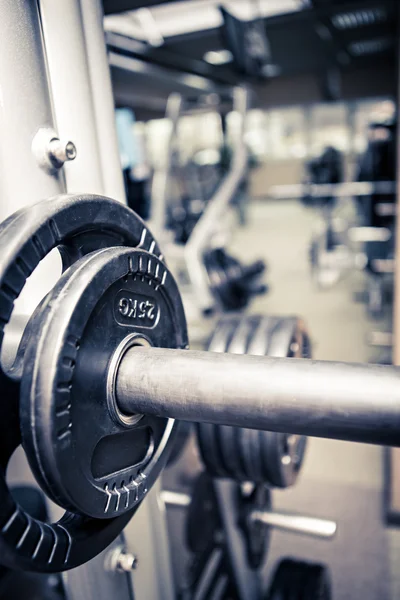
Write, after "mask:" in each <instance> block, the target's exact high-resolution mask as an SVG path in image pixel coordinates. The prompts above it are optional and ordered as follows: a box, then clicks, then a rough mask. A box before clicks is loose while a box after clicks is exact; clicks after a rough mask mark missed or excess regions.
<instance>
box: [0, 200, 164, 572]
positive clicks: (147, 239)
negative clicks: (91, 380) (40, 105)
mask: <svg viewBox="0 0 400 600" xmlns="http://www.w3.org/2000/svg"><path fill="white" fill-rule="evenodd" d="M122 244H127V245H131V246H135V247H136V246H138V247H142V248H146V249H148V250H150V251H151V252H154V253H155V254H156V255H157V256H158V255H159V249H158V247H157V245H156V243H155V241H154V239H153V237H152V236H151V234H150V233H149V231H148V230H147V228H146V227H145V225H144V224H143V222H142V221H141V220H140V219H139V218H138V217H137V216H136V215H135V214H134V213H133V212H132V211H130V210H129V209H127V208H126V207H124V206H123V205H122V204H120V203H119V202H115V201H113V200H110V199H108V198H104V197H100V196H93V195H79V196H77V195H75V196H73V195H63V196H59V197H55V198H51V199H49V200H45V201H42V202H40V203H37V204H35V205H31V206H29V207H27V208H25V209H23V210H20V211H18V212H17V213H15V214H14V215H12V216H11V217H9V218H8V219H6V220H5V221H4V222H3V223H2V224H1V226H0V253H1V257H2V260H1V262H0V345H2V343H3V339H4V328H5V326H6V324H7V323H8V321H9V319H10V317H11V314H12V310H13V305H14V301H15V299H16V298H17V297H18V296H19V294H20V292H21V290H22V288H23V287H24V285H25V282H26V280H27V278H28V277H29V275H31V273H32V272H33V271H34V269H35V268H36V266H37V265H38V264H39V262H40V261H41V260H42V259H43V258H44V257H45V256H46V254H48V253H49V252H50V251H51V250H52V249H53V248H55V247H58V248H59V249H60V251H61V254H62V257H63V263H64V266H65V267H66V266H69V265H70V264H71V263H73V262H74V260H76V259H77V258H79V257H80V256H83V255H85V254H86V253H88V252H91V251H92V250H94V249H95V248H101V247H107V246H119V245H122ZM0 389H1V392H2V418H1V420H0V465H1V467H2V474H1V475H0V532H1V533H0V556H1V562H2V563H3V564H5V565H7V566H9V567H11V568H23V569H26V570H40V571H61V570H64V569H66V568H70V567H72V566H77V565H78V564H81V563H82V562H85V560H88V559H89V558H91V557H92V556H94V555H95V554H97V552H98V551H100V550H101V549H102V548H104V547H105V546H106V545H108V544H109V543H110V542H111V541H112V539H114V538H115V537H116V535H118V533H119V531H120V530H121V529H122V527H123V526H124V524H125V523H126V522H127V521H128V519H129V517H123V518H121V519H120V520H118V521H115V522H108V523H101V524H98V523H93V522H92V521H90V520H87V519H85V518H82V517H80V516H77V515H70V514H69V515H65V516H64V517H63V518H62V519H61V521H59V522H58V523H55V524H53V525H48V524H43V523H41V522H40V521H35V520H34V519H31V517H30V516H29V515H27V514H26V513H25V512H24V511H23V510H22V509H21V508H19V507H18V506H17V505H16V504H15V501H14V500H13V498H12V496H11V494H10V491H9V489H8V486H7V484H6V481H5V477H4V473H5V472H6V468H7V464H8V461H9V459H10V457H11V455H12V453H13V451H14V449H15V448H16V447H17V446H18V445H19V443H20V441H21V434H20V427H19V415H18V405H19V383H18V381H17V380H13V379H11V378H10V377H8V375H7V374H6V373H5V372H4V371H3V370H2V369H1V368H0ZM94 537H95V538H96V544H97V545H96V544H94V543H93V538H94ZM75 538H78V539H79V544H78V548H77V547H76V546H75V545H74V547H72V545H71V544H72V540H73V539H75ZM99 547H100V550H99V549H98V548H99Z"/></svg>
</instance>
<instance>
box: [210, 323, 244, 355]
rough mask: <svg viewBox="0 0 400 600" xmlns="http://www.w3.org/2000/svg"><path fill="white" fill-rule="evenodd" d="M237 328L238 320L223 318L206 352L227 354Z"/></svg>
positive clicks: (217, 325)
mask: <svg viewBox="0 0 400 600" xmlns="http://www.w3.org/2000/svg"><path fill="white" fill-rule="evenodd" d="M236 327H237V319H236V318H235V317H234V316H230V317H223V318H222V319H220V320H219V321H218V322H217V324H216V326H215V331H214V333H213V334H212V336H211V338H210V340H209V341H208V343H207V345H206V350H208V351H209V352H227V348H228V347H229V344H230V342H231V339H232V337H233V335H234V334H235V331H236Z"/></svg>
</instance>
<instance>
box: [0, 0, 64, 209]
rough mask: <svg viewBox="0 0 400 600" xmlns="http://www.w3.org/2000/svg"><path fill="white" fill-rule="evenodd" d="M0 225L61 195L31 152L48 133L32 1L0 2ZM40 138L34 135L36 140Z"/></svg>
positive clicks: (54, 177)
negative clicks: (43, 132) (14, 214)
mask: <svg viewBox="0 0 400 600" xmlns="http://www.w3.org/2000/svg"><path fill="white" fill-rule="evenodd" d="M0 39H1V52H0V81H1V93H0V199H1V204H0V220H3V219H4V218H6V217H7V216H8V215H9V214H10V213H12V212H14V211H15V210H17V209H18V208H22V207H23V206H25V205H26V204H29V203H31V202H36V201H38V200H41V199H42V198H45V197H46V196H54V195H56V194H59V193H61V192H64V191H65V184H64V175H63V173H62V172H61V171H60V170H55V169H53V170H51V169H49V168H48V166H46V165H45V164H44V163H42V162H41V159H40V157H39V155H38V153H39V152H40V151H42V152H43V154H45V152H46V148H45V147H42V148H40V141H39V144H38V146H37V147H36V151H37V152H36V151H35V138H36V136H37V134H38V132H39V131H40V130H41V129H46V130H54V129H55V124H54V120H53V114H52V109H51V100H50V92H49V87H48V82H47V73H46V62H45V55H44V48H43V41H42V34H41V29H40V20H39V13H38V7H37V4H36V2H32V1H30V0H0ZM39 138H40V136H39Z"/></svg>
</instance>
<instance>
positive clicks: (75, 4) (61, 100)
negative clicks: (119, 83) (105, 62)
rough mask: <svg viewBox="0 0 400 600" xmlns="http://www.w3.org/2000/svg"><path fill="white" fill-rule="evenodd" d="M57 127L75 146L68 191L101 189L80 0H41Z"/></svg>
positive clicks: (67, 168) (68, 167) (97, 191)
mask: <svg viewBox="0 0 400 600" xmlns="http://www.w3.org/2000/svg"><path fill="white" fill-rule="evenodd" d="M39 7H40V15H41V19H42V26H43V34H44V42H45V48H46V56H47V63H48V70H49V77H50V85H51V91H52V97H53V105H54V114H55V118H56V122H57V129H58V133H59V135H60V138H62V139H70V140H72V141H73V143H74V144H75V146H76V149H77V157H76V159H75V160H74V161H73V162H72V163H70V164H67V165H65V173H66V180H67V189H68V192H73V193H74V192H87V193H92V194H104V193H105V189H104V182H103V175H102V168H101V167H102V165H101V159H100V151H99V140H98V138H97V130H96V118H95V110H94V103H93V98H92V89H91V80H90V71H89V63H88V57H87V53H86V42H85V36H84V30H83V19H82V10H81V6H80V2H79V0H57V2H54V0H39Z"/></svg>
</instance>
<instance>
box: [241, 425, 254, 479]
mask: <svg viewBox="0 0 400 600" xmlns="http://www.w3.org/2000/svg"><path fill="white" fill-rule="evenodd" d="M251 438H252V433H251V429H244V428H242V427H238V428H237V441H238V449H237V452H238V453H239V456H240V460H241V463H242V468H243V472H244V475H245V481H255V478H254V469H253V461H254V456H253V445H252V439H251Z"/></svg>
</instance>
